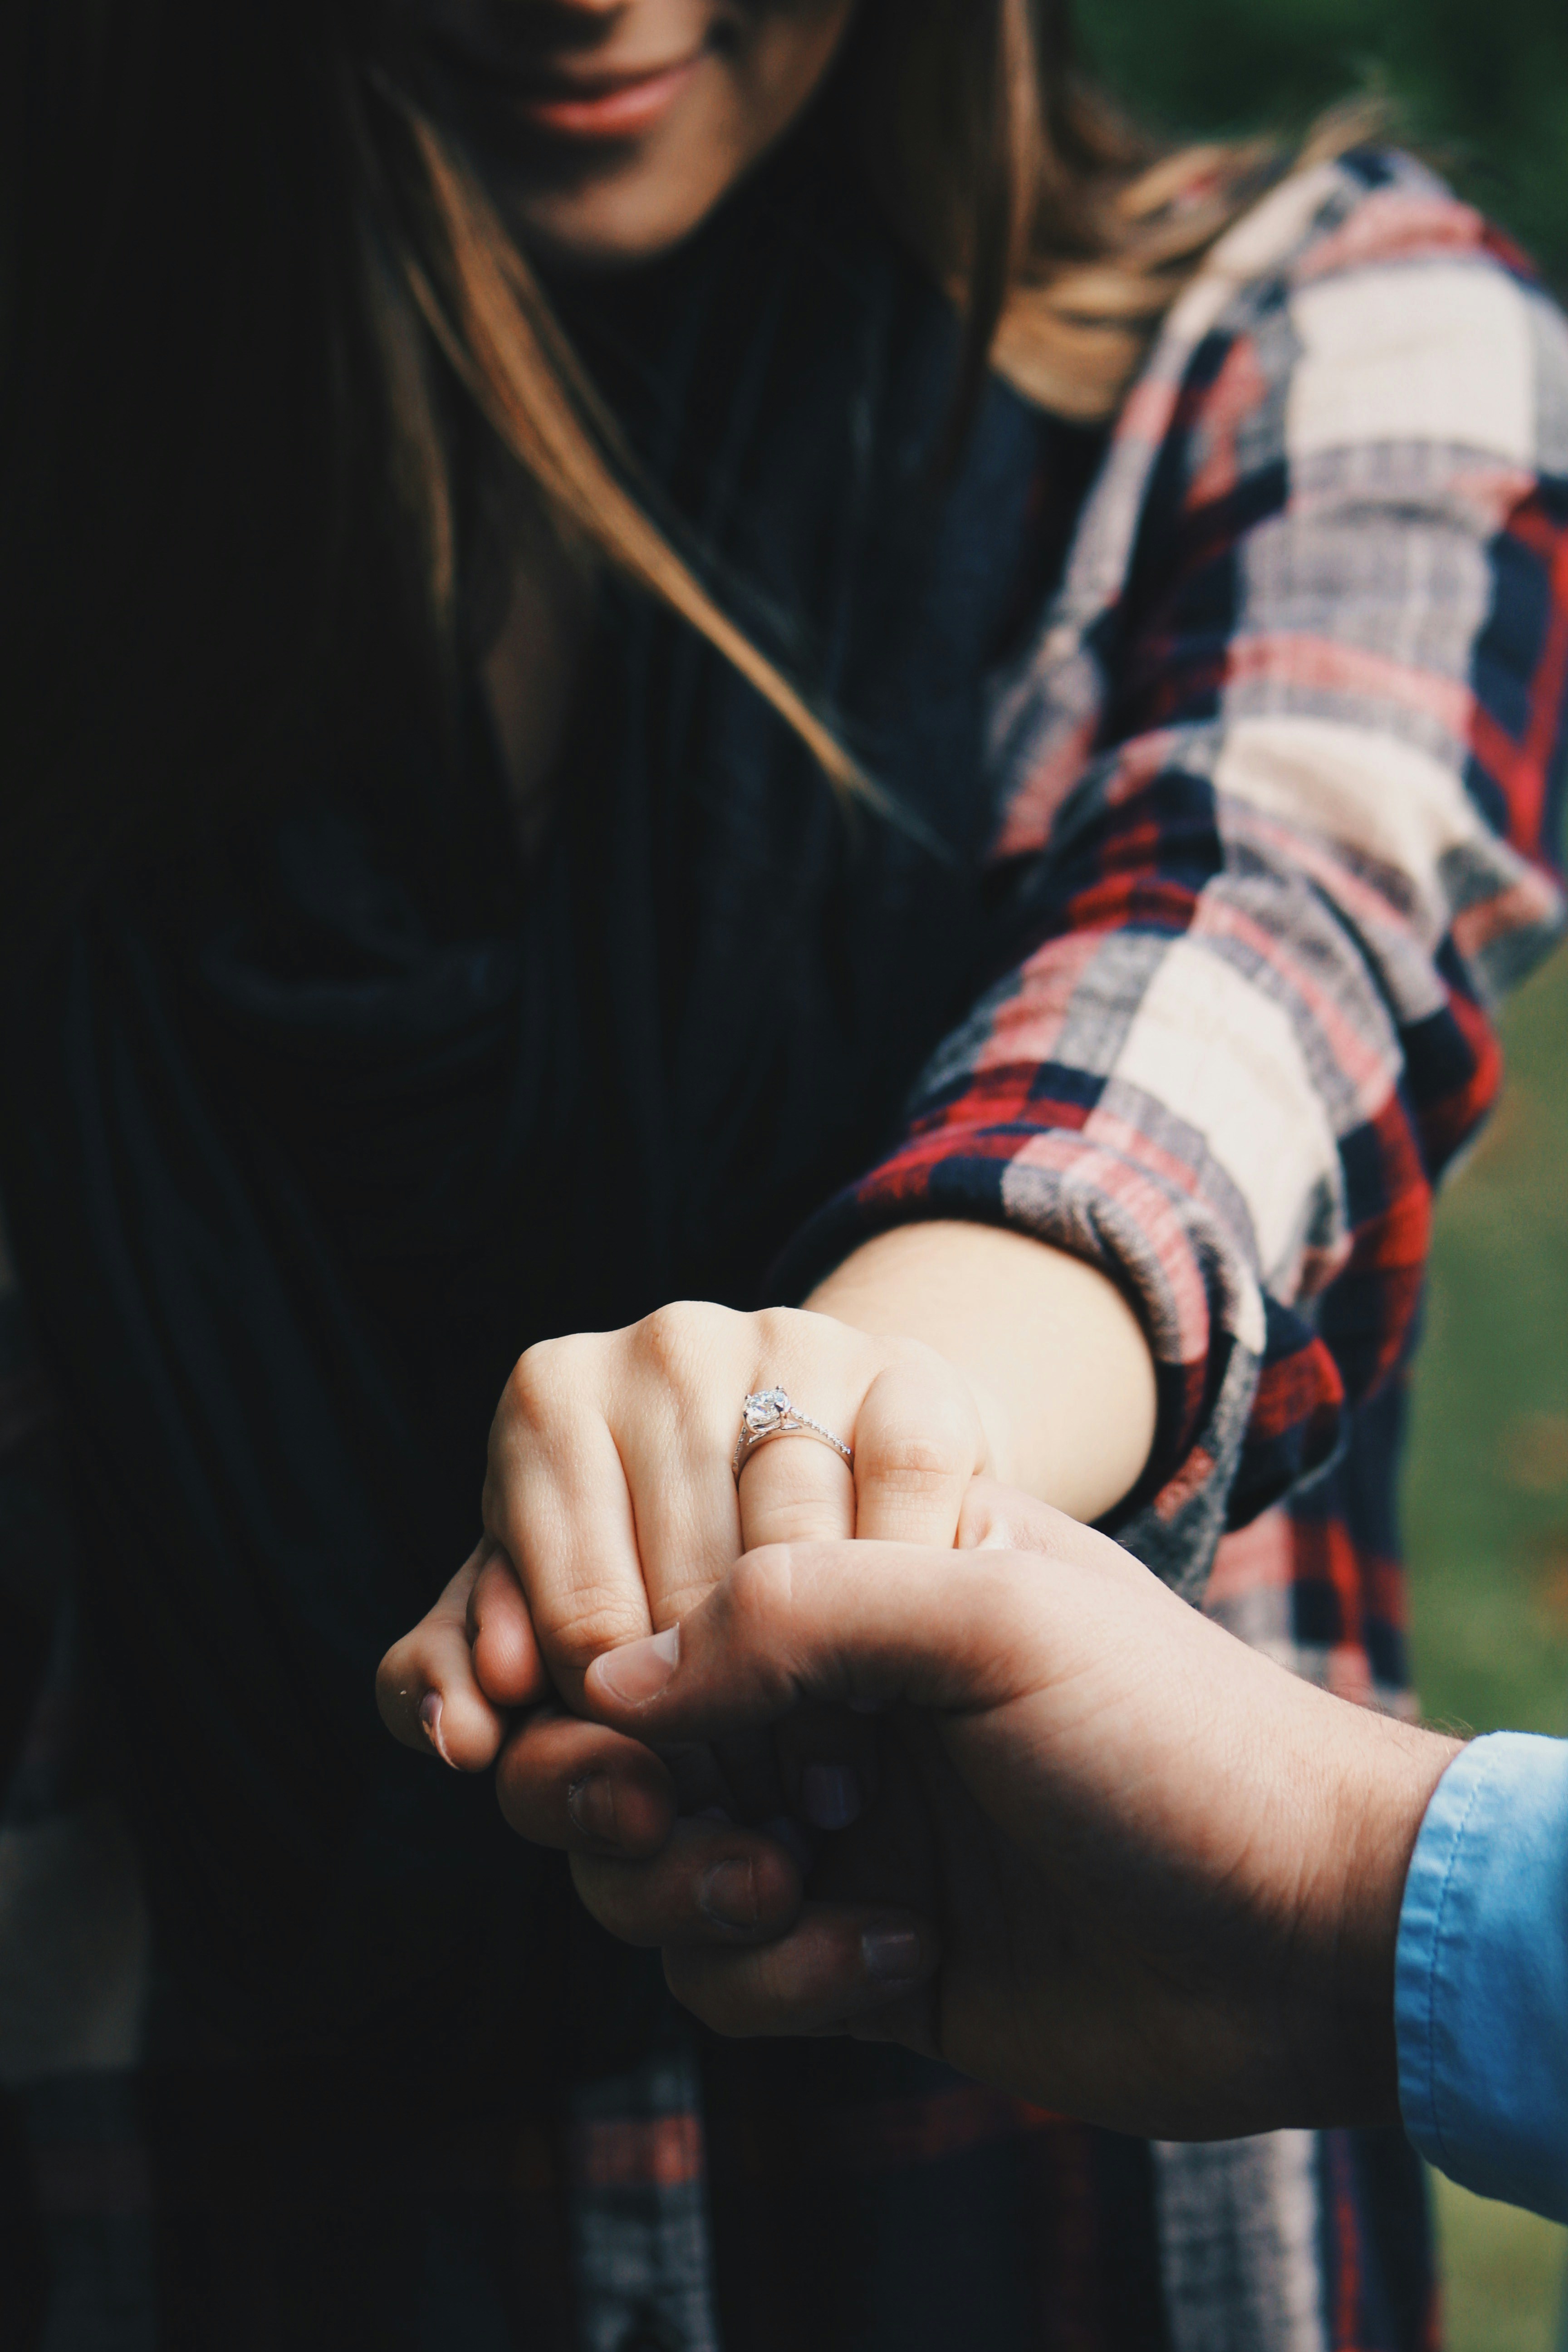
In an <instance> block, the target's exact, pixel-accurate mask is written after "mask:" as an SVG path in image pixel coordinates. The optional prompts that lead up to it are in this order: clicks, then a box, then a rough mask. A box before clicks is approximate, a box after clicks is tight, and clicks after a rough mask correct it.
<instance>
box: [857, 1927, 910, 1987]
mask: <svg viewBox="0 0 1568 2352" xmlns="http://www.w3.org/2000/svg"><path fill="white" fill-rule="evenodd" d="M860 1957H861V1958H862V1960H863V1961H864V1962H865V1964H866V1974H867V1975H868V1977H872V1978H874V1979H876V1981H877V1982H878V1983H879V1984H887V1985H892V1984H914V1983H915V1982H916V1981H917V1980H918V1979H919V1977H920V1976H921V1961H922V1958H923V1954H922V1951H921V1939H920V1937H919V1936H917V1935H916V1933H915V1932H914V1929H913V1928H912V1927H868V1928H867V1930H866V1932H865V1934H864V1935H863V1936H862V1937H861V1938H860Z"/></svg>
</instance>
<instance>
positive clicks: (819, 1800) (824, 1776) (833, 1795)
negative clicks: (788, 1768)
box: [800, 1764, 862, 1830]
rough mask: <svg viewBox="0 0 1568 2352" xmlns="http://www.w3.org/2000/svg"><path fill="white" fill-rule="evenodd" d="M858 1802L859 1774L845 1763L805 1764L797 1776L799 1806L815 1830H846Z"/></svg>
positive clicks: (856, 1814)
mask: <svg viewBox="0 0 1568 2352" xmlns="http://www.w3.org/2000/svg"><path fill="white" fill-rule="evenodd" d="M861 1802H862V1799H861V1795H860V1775H859V1774H858V1772H856V1771H855V1770H853V1769H851V1767H850V1766H849V1765H847V1764H808V1765H807V1766H806V1768H805V1771H804V1772H803V1773H802V1774H801V1776H800V1809H801V1811H802V1812H803V1813H804V1814H805V1818H806V1820H807V1821H808V1822H810V1823H811V1826H812V1828H813V1829H814V1830H847V1828H848V1826H849V1824H850V1822H854V1821H858V1820H859V1818H860V1807H861Z"/></svg>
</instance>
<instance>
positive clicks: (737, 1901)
mask: <svg viewBox="0 0 1568 2352" xmlns="http://www.w3.org/2000/svg"><path fill="white" fill-rule="evenodd" d="M572 1877H573V1882H574V1885H575V1886H576V1889H577V1892H578V1894H579V1895H581V1897H582V1899H583V1901H584V1904H585V1905H586V1906H587V1907H588V1909H589V1910H590V1911H591V1912H592V1913H593V1915H594V1916H595V1919H597V1921H598V1922H599V1925H600V1926H601V1927H605V1928H607V1929H608V1930H609V1932H610V1934H611V1935H612V1936H616V1937H619V1939H620V1941H621V1942H622V1943H624V1944H635V1945H637V1946H638V1947H639V1948H642V1949H644V1950H652V1949H653V1948H656V1947H658V1946H660V1945H664V1946H672V1945H686V1944H694V1943H695V1944H702V1943H715V1944H720V1945H723V1946H727V1947H732V1946H734V1945H736V1944H738V1943H750V1942H754V1941H755V1940H757V1939H758V1938H765V1937H773V1936H779V1935H782V1934H783V1933H784V1930H785V1929H786V1928H787V1927H789V1926H790V1924H791V1922H792V1921H793V1920H794V1918H795V1914H796V1912H797V1911H798V1910H799V1908H800V1886H801V1881H800V1872H799V1869H798V1868H797V1866H796V1864H795V1860H794V1859H793V1858H792V1856H791V1855H790V1854H789V1853H787V1852H786V1851H785V1849H784V1846H783V1845H781V1844H778V1843H774V1842H773V1840H772V1839H771V1838H767V1837H762V1836H759V1835H758V1834H757V1833H756V1832H755V1831H752V1830H740V1829H735V1828H733V1827H732V1826H731V1824H730V1823H728V1822H701V1821H690V1822H677V1823H676V1825H675V1828H674V1830H673V1831H672V1832H671V1833H670V1836H669V1839H668V1843H666V1844H665V1845H664V1846H663V1847H662V1848H661V1849H660V1851H659V1852H658V1853H657V1854H655V1855H654V1856H653V1857H652V1859H651V1860H649V1861H647V1862H644V1863H640V1864H628V1863H626V1862H618V1861H612V1860H610V1859H608V1858H606V1857H604V1856H600V1855H595V1854H585V1853H574V1855H573V1857H572Z"/></svg>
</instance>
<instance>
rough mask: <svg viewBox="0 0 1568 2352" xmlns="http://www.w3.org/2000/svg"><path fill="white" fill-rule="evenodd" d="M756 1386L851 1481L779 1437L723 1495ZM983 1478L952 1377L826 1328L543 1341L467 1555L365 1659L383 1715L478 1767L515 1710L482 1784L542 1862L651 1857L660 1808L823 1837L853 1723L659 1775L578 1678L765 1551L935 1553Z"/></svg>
mask: <svg viewBox="0 0 1568 2352" xmlns="http://www.w3.org/2000/svg"><path fill="white" fill-rule="evenodd" d="M1024 1246H1026V1247H1028V1246H1031V1245H1028V1244H1025V1245H1024ZM773 1387H782V1388H783V1389H784V1391H786V1392H787V1394H788V1395H789V1397H790V1398H791V1400H792V1402H794V1404H795V1406H796V1408H797V1409H798V1410H799V1411H800V1412H803V1413H805V1414H809V1415H810V1417H811V1418H812V1420H814V1421H816V1422H819V1423H822V1424H823V1426H824V1427H825V1428H826V1429H828V1430H831V1431H832V1432H833V1433H834V1434H835V1435H836V1436H837V1437H839V1438H841V1439H842V1441H843V1442H844V1444H846V1445H847V1446H849V1447H851V1448H852V1450H853V1453H854V1457H855V1458H854V1468H853V1472H851V1470H850V1467H849V1465H847V1463H846V1462H845V1460H844V1459H843V1457H842V1456H841V1455H840V1454H837V1452H835V1450H834V1449H833V1448H832V1447H831V1446H830V1445H827V1444H823V1443H822V1442H821V1441H820V1440H818V1439H816V1438H813V1437H809V1436H795V1437H779V1438H774V1439H773V1440H772V1441H771V1442H770V1443H768V1444H764V1445H763V1446H761V1447H760V1448H758V1450H757V1451H756V1452H755V1453H754V1454H752V1457H751V1458H750V1460H749V1461H748V1462H747V1464H746V1465H745V1467H744V1468H743V1470H742V1474H741V1476H740V1479H739V1482H737V1481H736V1479H735V1477H734V1475H733V1472H732V1469H731V1461H732V1457H733V1454H734V1450H735V1443H736V1438H737V1436H738V1434H739V1432H740V1428H741V1413H742V1405H743V1403H744V1401H745V1399H746V1397H747V1396H748V1395H750V1394H752V1393H754V1392H756V1391H761V1390H763V1389H769V1388H773ZM990 1466H991V1445H990V1440H989V1438H988V1436H987V1433H986V1430H985V1427H984V1423H983V1420H982V1416H981V1412H980V1408H979V1406H978V1404H977V1402H976V1397H975V1394H974V1391H973V1387H972V1385H971V1383H970V1381H968V1380H967V1379H966V1378H965V1377H964V1375H963V1373H961V1372H960V1371H958V1370H956V1369H955V1368H954V1366H953V1365H952V1363H950V1362H948V1361H947V1360H944V1359H943V1358H942V1356H941V1355H939V1354H938V1353H937V1352H936V1351H935V1349H931V1348H930V1347H927V1346H925V1345H922V1344H921V1343H920V1342H919V1341H916V1340H911V1339H889V1338H884V1337H879V1336H877V1335H875V1334H872V1333H869V1332H868V1331H865V1330H861V1329H857V1328H852V1327H851V1326H849V1325H848V1324H846V1323H841V1322H838V1321H837V1320H836V1319H835V1318H832V1317H830V1316H827V1315H823V1314H816V1313H811V1312H807V1311H805V1310H796V1309H791V1308H784V1307H778V1308H772V1309H769V1310H767V1311H766V1312H764V1313H762V1314H757V1315H736V1314H731V1312H729V1311H728V1310H727V1309H725V1308H723V1307H710V1306H700V1305H682V1306H672V1307H662V1308H660V1310H659V1311H658V1313H657V1314H655V1315H651V1316H649V1317H647V1319H646V1320H645V1321H643V1322H641V1323H638V1324H635V1325H633V1326H632V1327H631V1328H630V1329H628V1330H625V1331H616V1332H611V1333H608V1334H604V1335H598V1334H595V1335H583V1336H578V1337H575V1338H572V1339H555V1340H549V1341H546V1342H544V1343H543V1344H542V1345H541V1346H539V1347H536V1348H532V1349H530V1350H529V1352H528V1353H527V1354H526V1355H525V1356H524V1357H523V1358H522V1359H521V1361H520V1362H519V1364H518V1366H517V1368H516V1370H515V1371H514V1372H513V1374H512V1376H511V1379H510V1381H509V1382H508V1385H507V1390H506V1393H505V1395H504V1396H503V1397H502V1399H501V1402H500V1409H499V1411H498V1412H497V1414H496V1418H495V1422H494V1425H493V1427H492V1429H491V1432H490V1444H489V1475H488V1477H487V1479H486V1484H485V1494H484V1522H485V1529H486V1534H485V1538H484V1541H483V1542H482V1543H481V1544H480V1545H479V1548H478V1549H476V1551H475V1552H474V1553H473V1554H472V1556H471V1557H470V1558H469V1559H468V1561H466V1562H465V1563H464V1566H463V1568H462V1569H461V1570H459V1572H458V1576H457V1577H456V1578H455V1579H454V1580H453V1581H452V1582H451V1584H449V1585H448V1586H447V1590H446V1591H445V1592H444V1593H443V1594H442V1596H441V1599H440V1601H438V1602H437V1605H436V1607H435V1609H434V1610H432V1612H430V1614H429V1616H427V1617H426V1619H424V1621H423V1622H421V1623H420V1624H419V1625H418V1626H416V1628H415V1630H414V1631H413V1633H409V1634H408V1635H406V1636H405V1639H404V1640H403V1641H401V1642H399V1643H396V1644H395V1647H394V1648H393V1649H392V1650H390V1651H389V1652H388V1654H387V1655H386V1657H385V1659H384V1661H383V1664H382V1667H381V1672H380V1675H379V1676H378V1678H377V1689H378V1696H379V1698H380V1702H381V1707H382V1713H383V1716H384V1718H385V1720H386V1722H387V1724H388V1727H390V1728H391V1729H392V1730H393V1731H394V1732H395V1733H396V1735H397V1736H398V1737H399V1738H403V1739H405V1740H406V1741H408V1742H409V1743H410V1744H412V1745H424V1744H425V1743H426V1741H428V1743H429V1744H430V1745H431V1746H432V1747H434V1748H436V1749H437V1752H438V1753H439V1754H440V1755H441V1756H442V1757H443V1758H444V1759H446V1760H447V1762H448V1763H450V1764H453V1765H455V1766H457V1767H458V1768H460V1769H464V1770H467V1771H479V1770H483V1769H485V1768H486V1767H487V1766H488V1765H489V1763H491V1762H492V1761H493V1759H495V1757H496V1755H497V1753H498V1751H499V1750H500V1746H501V1742H502V1738H503V1737H504V1735H505V1731H506V1728H507V1722H508V1717H509V1713H510V1710H513V1709H516V1708H519V1707H530V1708H532V1709H533V1710H534V1712H533V1713H531V1716H530V1717H529V1720H528V1722H527V1724H526V1725H525V1727H523V1729H522V1730H521V1733H520V1734H519V1735H517V1736H516V1737H514V1738H512V1739H511V1740H510V1743H509V1745H508V1747H507V1751H506V1762H505V1769H504V1770H503V1772H502V1774H501V1776H500V1784H499V1785H500V1801H501V1806H502V1810H503V1811H504V1812H505V1813H506V1816H507V1818H508V1819H509V1821H510V1822H512V1824H513V1826H514V1827H515V1828H517V1829H518V1830H519V1831H520V1832H521V1833H522V1834H523V1835H525V1836H527V1837H530V1838H532V1839H534V1840H536V1841H537V1842H539V1843H546V1844H551V1845H564V1846H567V1847H569V1848H571V1849H574V1850H575V1851H579V1852H587V1853H621V1854H636V1853H646V1852H648V1851H651V1850H653V1848H654V1847H656V1846H659V1845H662V1843H663V1841H664V1839H665V1837H666V1835H667V1834H668V1828H669V1824H670V1822H671V1821H672V1820H673V1819H674V1816H675V1812H676V1811H677V1810H678V1809H684V1810H686V1811H689V1812H691V1811H710V1812H711V1811H714V1810H720V1811H725V1812H732V1813H742V1814H743V1815H745V1817H747V1818H749V1819H753V1820H754V1819H768V1818H770V1817H773V1816H776V1815H778V1814H780V1813H781V1812H782V1811H784V1810H786V1809H787V1808H788V1807H789V1806H790V1805H791V1803H792V1802H793V1803H795V1804H797V1805H800V1806H801V1807H802V1808H803V1809H804V1810H805V1812H806V1813H807V1814H808V1815H815V1816H816V1819H817V1821H818V1822H819V1825H821V1826H824V1827H828V1828H833V1827H837V1826H841V1824H842V1820H843V1818H844V1811H845V1806H846V1804H847V1802H848V1801H849V1799H848V1798H847V1793H846V1791H847V1788H848V1785H849V1784H848V1783H847V1781H846V1780H845V1779H844V1777H843V1775H844V1772H845V1770H846V1768H847V1762H848V1761H849V1760H850V1759H852V1758H853V1756H854V1754H855V1753H857V1752H858V1748H861V1747H863V1745H864V1741H863V1739H857V1738H856V1737H855V1735H854V1731H853V1727H852V1726H845V1725H840V1726H839V1727H837V1731H836V1733H835V1735H834V1737H833V1738H831V1739H829V1738H826V1735H825V1736H824V1738H822V1739H821V1740H820V1741H819V1743H818V1744H819V1745H820V1746H821V1747H822V1748H823V1749H824V1751H825V1752H824V1753H823V1754H822V1756H821V1757H820V1758H819V1759H816V1760H815V1761H814V1760H813V1759H812V1758H811V1756H810V1754H809V1752H807V1754H806V1756H805V1760H804V1761H803V1762H802V1763H801V1764H800V1766H799V1771H798V1773H796V1772H791V1771H787V1770H786V1772H785V1774H784V1778H783V1779H781V1778H780V1777H779V1774H778V1772H777V1771H776V1769H774V1765H773V1747H772V1743H771V1742H755V1741H753V1742H750V1743H739V1744H737V1745H736V1746H734V1747H732V1748H731V1749H730V1750H729V1751H727V1753H726V1756H725V1758H724V1759H722V1763H721V1764H715V1763H714V1762H713V1760H712V1759H710V1758H707V1757H705V1756H700V1755H699V1756H688V1757H686V1758H683V1759H677V1761H676V1766H675V1769H670V1768H669V1767H668V1764H667V1763H663V1762H661V1761H660V1760H659V1759H658V1758H656V1757H654V1756H653V1755H651V1754H649V1753H648V1752H647V1750H646V1749H643V1748H638V1747H637V1744H636V1743H635V1742H633V1741H631V1740H628V1739H626V1738H620V1737H619V1736H617V1735H616V1734H615V1733H613V1732H611V1731H609V1730H608V1729H607V1728H606V1727H604V1726H602V1725H597V1724H593V1723H589V1722H584V1721H582V1720H580V1719H579V1716H580V1710H581V1706H582V1699H583V1690H584V1675H585V1673H586V1671H587V1669H588V1667H589V1665H590V1664H592V1663H593V1661H594V1660H595V1658H596V1657H599V1656H600V1655H601V1654H603V1653H604V1652H605V1651H606V1650H611V1649H615V1648H617V1647H619V1646H620V1645H622V1644H624V1643H628V1642H634V1641H637V1640H638V1639H639V1638H640V1637H642V1636H643V1635H646V1634H648V1633H657V1632H659V1631H661V1630H662V1629H663V1628H665V1627H667V1626H669V1625H672V1624H674V1623H675V1622H676V1621H677V1620H678V1619H679V1618H680V1617H682V1616H685V1615H687V1614H688V1613H689V1612H690V1611H691V1610H692V1609H694V1608H695V1607H697V1606H698V1604H699V1603H700V1601H701V1600H702V1599H703V1598H704V1596H705V1595H706V1594H707V1593H708V1592H709V1591H710V1590H711V1589H712V1587H713V1586H714V1584H715V1583H717V1581H718V1580H719V1579H720V1578H721V1576H722V1575H723V1574H724V1573H725V1571H726V1570H728V1569H730V1568H731V1567H732V1566H733V1564H734V1562H735V1561H736V1560H737V1559H740V1558H741V1557H742V1554H743V1553H745V1552H747V1551H752V1550H755V1549H758V1548H759V1547H761V1546H763V1545H767V1544H778V1543H810V1542H821V1541H831V1540H834V1539H844V1538H849V1537H853V1536H857V1535H858V1536H860V1537H863V1538H864V1537H870V1538H877V1539H880V1540H883V1541H889V1542H901V1543H909V1544H918V1545H925V1546H937V1547H940V1548H942V1549H946V1548H948V1547H950V1546H951V1545H952V1541H953V1538H954V1535H955V1533H956V1530H957V1527H958V1519H959V1513H960V1511H961V1509H962V1507H963V1497H964V1495H965V1493H966V1491H967V1489H968V1487H969V1486H970V1483H971V1481H972V1479H973V1477H974V1476H975V1475H976V1473H978V1472H980V1471H983V1470H984V1469H987V1468H989V1467H990ZM552 1698H553V1699H555V1700H559V1701H560V1702H562V1703H563V1705H562V1706H557V1705H549V1704H543V1702H546V1701H549V1700H551V1699H552ZM563 1708H564V1710H565V1711H563ZM836 1774H837V1776H838V1777H837V1779H836V1778H835V1777H834V1776H835V1775H836ZM801 1775H804V1776H805V1778H804V1785H803V1784H802V1780H801V1777H800V1776H801ZM778 1859H779V1861H780V1864H784V1857H783V1856H782V1855H781V1856H780V1857H778ZM694 1866H695V1865H694Z"/></svg>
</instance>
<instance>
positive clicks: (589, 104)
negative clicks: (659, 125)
mask: <svg viewBox="0 0 1568 2352" xmlns="http://www.w3.org/2000/svg"><path fill="white" fill-rule="evenodd" d="M700 63H701V58H700V56H698V57H690V58H681V59H680V61H679V64H677V65H672V66H659V67H656V68H654V69H653V70H652V71H650V72H643V73H626V74H597V75H594V76H592V77H590V76H588V75H583V76H581V77H577V76H573V75H569V74H565V73H554V74H542V75H540V76H538V77H537V78H535V77H533V76H531V77H530V78H529V79H528V80H527V81H526V82H522V83H520V84H518V85H517V86H515V87H514V89H513V90H512V92H511V101H510V102H511V105H512V107H513V109H514V110H515V111H516V112H517V113H518V114H519V115H521V117H522V119H523V120H524V121H526V122H529V123H531V124H532V126H533V128H534V129H535V130H537V131H548V132H550V134H551V135H552V137H554V138H557V139H580V140H596V139H632V138H635V137H636V136H637V133H638V132H639V131H647V130H651V128H652V127H653V125H654V124H655V123H656V122H657V121H658V120H659V118H660V117H661V116H662V115H663V114H665V113H667V112H668V110H669V108H670V107H671V106H673V105H674V103H675V101H676V100H677V99H678V98H679V96H680V93H681V91H682V90H683V89H685V88H686V86H687V84H688V82H689V81H690V79H691V78H692V76H693V74H695V72H696V71H697V68H698V67H699V65H700Z"/></svg>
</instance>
